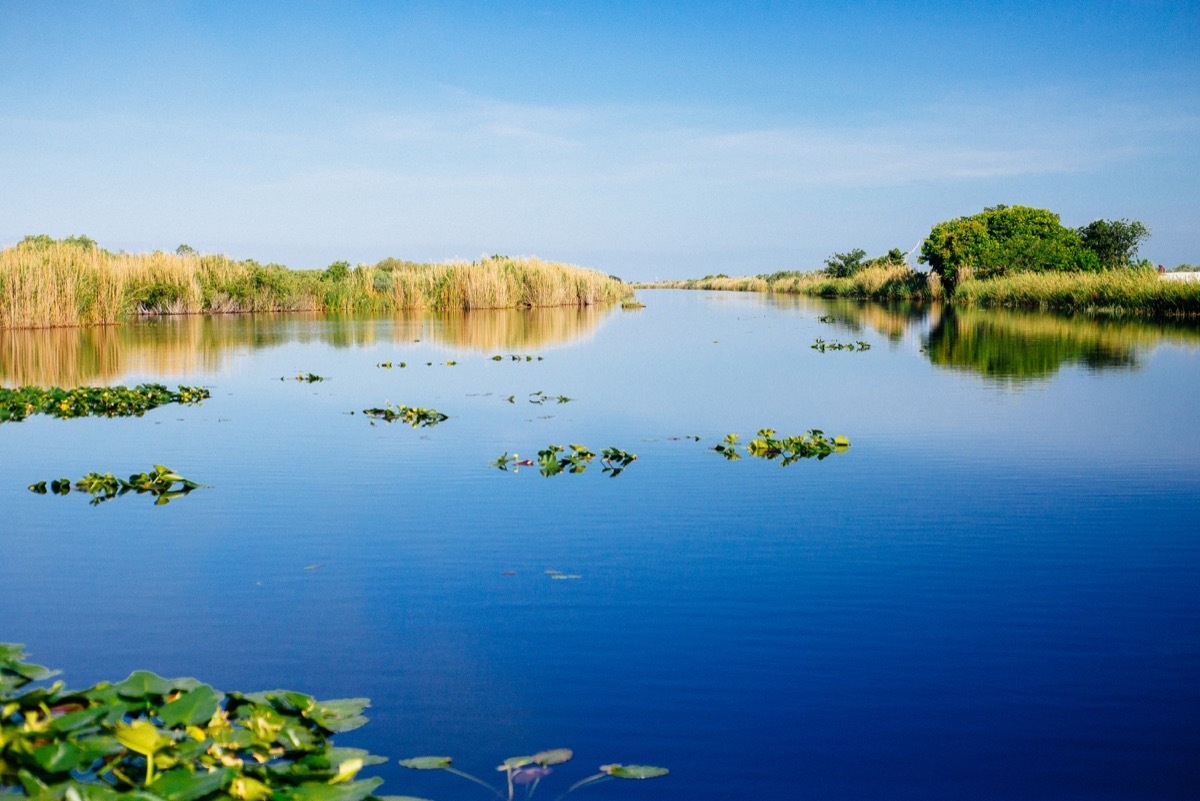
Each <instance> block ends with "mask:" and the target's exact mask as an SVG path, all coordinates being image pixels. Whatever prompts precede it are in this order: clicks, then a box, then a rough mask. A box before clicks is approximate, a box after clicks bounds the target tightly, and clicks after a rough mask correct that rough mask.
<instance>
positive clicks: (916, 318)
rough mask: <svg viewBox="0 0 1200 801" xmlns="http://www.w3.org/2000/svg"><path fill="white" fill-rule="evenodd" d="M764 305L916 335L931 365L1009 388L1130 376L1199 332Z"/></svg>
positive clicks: (990, 315) (895, 307)
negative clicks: (1066, 369)
mask: <svg viewBox="0 0 1200 801" xmlns="http://www.w3.org/2000/svg"><path fill="white" fill-rule="evenodd" d="M772 305H775V306H778V307H785V308H795V309H798V310H803V311H806V312H808V313H810V314H813V315H816V316H818V317H820V318H822V319H824V320H825V321H827V322H829V323H830V324H833V325H837V326H839V327H841V328H843V329H846V330H847V331H850V332H854V333H861V332H863V331H866V330H870V331H874V332H876V333H878V334H881V335H882V336H885V337H887V338H888V340H890V341H893V342H899V341H901V340H902V339H904V338H905V337H906V336H909V335H916V336H919V337H920V341H921V343H922V345H923V347H924V349H925V352H926V355H927V357H928V358H929V360H930V361H931V362H932V363H933V364H936V365H938V366H941V367H949V368H952V369H958V370H967V371H970V372H974V373H980V374H982V375H985V376H988V377H990V378H994V379H997V380H1002V381H1009V382H1021V381H1033V380H1037V379H1042V378H1048V377H1050V376H1053V375H1054V374H1056V373H1057V372H1058V370H1059V369H1060V368H1062V367H1063V366H1064V365H1082V366H1084V367H1086V368H1087V369H1089V370H1131V369H1137V367H1138V366H1139V358H1140V357H1141V355H1142V354H1144V353H1146V352H1147V351H1149V350H1151V349H1152V348H1154V347H1156V346H1158V345H1163V344H1183V345H1188V346H1189V347H1196V346H1197V345H1200V325H1198V324H1197V323H1196V322H1194V321H1161V320H1157V321H1156V320H1142V319H1123V320H1115V319H1104V318H1094V317H1085V316H1082V315H1079V316H1071V317H1067V316H1060V315H1055V314H1048V313H1043V312H1029V311H1014V310H1011V309H970V308H965V309H964V308H957V307H953V306H945V305H941V304H913V303H894V304H886V305H885V304H879V303H869V302H859V301H848V300H825V299H814V298H797V297H781V296H774V297H773V299H772Z"/></svg>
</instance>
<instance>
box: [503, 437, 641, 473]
mask: <svg viewBox="0 0 1200 801" xmlns="http://www.w3.org/2000/svg"><path fill="white" fill-rule="evenodd" d="M595 458H596V454H595V453H594V452H592V451H591V450H589V449H588V448H587V447H586V446H583V445H575V444H570V445H547V446H546V447H545V448H544V449H543V450H540V451H538V455H537V460H536V461H535V460H533V459H522V458H520V456H519V455H518V454H515V453H514V454H512V455H511V456H509V455H508V453H507V452H505V453H504V454H503V455H501V456H499V457H497V459H496V461H494V462H492V464H491V466H492V467H495V468H496V469H498V470H508V468H509V467H512V468H513V472H514V473H515V472H516V468H518V467H533V466H535V465H536V466H537V468H538V472H539V473H541V474H542V475H543V476H547V477H549V476H556V475H558V474H559V473H563V472H566V473H582V472H583V471H584V470H586V469H587V466H588V465H589V464H591V462H592V460H593V459H595ZM636 460H637V454H636V453H629V452H628V451H623V450H621V449H620V448H605V449H604V450H602V451H601V452H600V462H601V463H602V464H603V465H604V469H603V471H602V472H604V473H607V474H608V475H609V476H610V477H615V476H619V475H620V474H621V473H622V472H623V471H624V470H625V468H627V467H629V465H631V464H633V462H634V461H636Z"/></svg>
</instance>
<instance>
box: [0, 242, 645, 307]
mask: <svg viewBox="0 0 1200 801" xmlns="http://www.w3.org/2000/svg"><path fill="white" fill-rule="evenodd" d="M629 291H630V290H629V288H628V287H627V286H626V285H624V284H622V283H621V282H620V281H617V280H614V279H613V278H610V277H608V276H605V275H603V274H601V273H599V272H596V271H594V270H587V269H583V268H581V267H575V266H572V265H568V264H560V263H556V262H545V261H542V260H540V259H535V258H517V259H513V258H508V257H501V256H493V257H490V258H485V259H482V260H480V261H477V262H470V263H468V262H449V263H445V264H415V263H413V262H404V261H398V260H396V259H385V260H384V261H381V262H379V263H378V264H374V265H360V266H359V267H358V268H357V269H354V270H348V271H344V272H342V273H340V274H339V273H334V272H332V271H320V270H304V271H302V270H289V269H287V268H286V267H282V266H280V265H277V264H268V265H262V264H258V263H257V262H254V261H234V260H232V259H229V258H226V257H224V256H198V255H182V256H181V255H175V254H170V253H151V254H138V255H131V254H124V253H121V254H114V253H109V252H107V251H104V250H101V249H99V248H94V247H82V246H79V245H75V244H65V243H54V244H50V245H44V244H42V245H36V246H31V245H27V244H25V245H18V246H16V247H12V248H6V249H4V250H2V251H0V328H30V327H57V326H78V325H97V324H105V323H115V322H119V321H121V320H125V319H128V318H130V317H132V316H136V315H139V314H197V313H226V312H263V311H396V310H403V309H446V310H463V309H485V308H486V309H496V308H523V307H524V308H532V307H544V306H588V305H592V304H596V303H607V302H612V301H617V300H620V299H621V298H622V297H625V296H627V295H628V294H629Z"/></svg>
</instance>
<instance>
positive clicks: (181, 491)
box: [29, 464, 203, 506]
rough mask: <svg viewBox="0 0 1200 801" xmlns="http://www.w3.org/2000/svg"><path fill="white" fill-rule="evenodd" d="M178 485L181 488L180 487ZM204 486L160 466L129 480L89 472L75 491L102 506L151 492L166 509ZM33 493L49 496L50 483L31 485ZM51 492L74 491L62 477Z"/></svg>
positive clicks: (64, 493) (54, 484) (156, 500)
mask: <svg viewBox="0 0 1200 801" xmlns="http://www.w3.org/2000/svg"><path fill="white" fill-rule="evenodd" d="M176 484H178V485H179V487H178V488H176V486H175V485H176ZM201 486H203V485H202V484H197V483H196V482H195V481H192V480H190V479H186V478H184V477H183V476H181V475H179V474H178V473H176V472H175V471H174V470H172V469H171V468H169V467H164V466H162V465H161V464H156V465H154V467H153V468H152V469H151V470H150V472H149V473H134V474H133V475H131V476H130V477H129V480H128V481H126V480H124V479H120V478H115V477H114V476H113V474H112V473H103V474H101V473H97V472H94V471H93V472H91V473H88V474H87V475H86V476H84V477H83V478H81V479H79V480H78V481H76V482H75V489H76V490H77V491H79V492H86V493H87V494H89V495H91V496H92V500H91V504H92V505H93V506H98V505H99V504H101V503H103V502H104V501H109V500H112V499H113V498H118V497H120V496H122V495H124V494H126V493H128V492H136V493H137V494H138V495H141V494H143V493H150V495H152V496H153V497H154V498H155V501H154V504H155V506H164V505H166V504H167V503H170V502H171V501H172V500H174V499H175V498H182V497H183V496H184V495H187V494H188V493H189V492H191V491H192V490H194V489H197V488H199V487H201ZM29 491H30V492H34V493H37V494H38V495H45V494H46V482H45V481H38V482H37V483H35V484H30V485H29ZM50 491H51V492H53V493H54V494H55V495H68V494H70V492H71V482H70V481H69V480H67V479H65V478H60V479H58V480H56V481H52V482H50Z"/></svg>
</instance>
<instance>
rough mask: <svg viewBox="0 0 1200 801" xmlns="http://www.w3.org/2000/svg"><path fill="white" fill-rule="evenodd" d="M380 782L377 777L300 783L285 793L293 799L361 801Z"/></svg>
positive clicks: (381, 780)
mask: <svg viewBox="0 0 1200 801" xmlns="http://www.w3.org/2000/svg"><path fill="white" fill-rule="evenodd" d="M381 784H383V779H381V778H379V777H376V778H374V779H365V780H363V781H360V782H350V783H349V784H302V785H300V786H299V787H296V788H294V789H292V790H291V791H290V792H288V793H286V795H287V796H290V797H291V798H293V799H294V800H295V801H363V799H365V798H366V797H367V796H369V795H370V794H371V791H372V790H374V789H375V788H376V787H378V786H379V785H381ZM276 795H282V794H281V793H277V794H276Z"/></svg>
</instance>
